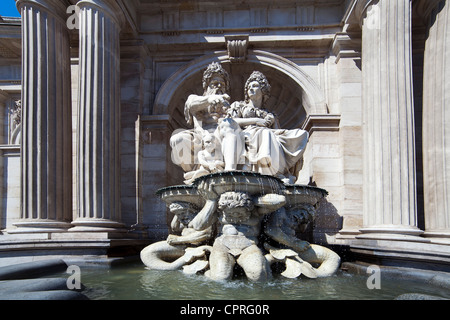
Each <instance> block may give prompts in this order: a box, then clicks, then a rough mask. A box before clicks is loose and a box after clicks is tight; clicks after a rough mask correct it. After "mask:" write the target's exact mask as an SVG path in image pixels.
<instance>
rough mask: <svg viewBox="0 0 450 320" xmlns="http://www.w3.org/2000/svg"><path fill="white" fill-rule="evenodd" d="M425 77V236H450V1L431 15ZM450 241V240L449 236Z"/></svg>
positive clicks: (425, 55) (441, 5)
mask: <svg viewBox="0 0 450 320" xmlns="http://www.w3.org/2000/svg"><path fill="white" fill-rule="evenodd" d="M430 23H431V25H430V28H429V34H428V38H427V40H426V43H425V53H424V76H423V180H424V186H423V187H424V209H425V235H426V236H432V237H446V238H450V153H449V152H450V27H449V26H450V3H449V2H448V1H441V3H440V4H439V6H438V7H437V8H435V10H434V11H433V12H432V14H431V19H430ZM449 240H450V239H449Z"/></svg>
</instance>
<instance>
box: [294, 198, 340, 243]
mask: <svg viewBox="0 0 450 320" xmlns="http://www.w3.org/2000/svg"><path fill="white" fill-rule="evenodd" d="M342 223H343V218H342V217H341V216H340V215H339V214H338V211H337V209H336V207H335V206H334V205H333V204H332V203H331V202H329V201H328V200H326V199H322V200H321V201H320V202H319V208H318V210H317V212H316V216H315V219H314V222H313V223H310V224H309V225H308V227H307V228H306V230H305V231H304V232H302V233H297V237H298V238H300V239H302V240H305V241H308V242H310V243H314V244H320V245H327V244H329V241H328V238H329V237H334V236H335V235H336V234H337V233H338V232H339V230H341V229H342Z"/></svg>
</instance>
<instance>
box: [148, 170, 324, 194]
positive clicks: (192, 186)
mask: <svg viewBox="0 0 450 320" xmlns="http://www.w3.org/2000/svg"><path fill="white" fill-rule="evenodd" d="M227 176H235V177H239V176H241V177H245V176H249V177H260V178H263V179H273V180H276V181H277V182H279V183H280V186H281V187H283V188H284V189H287V190H291V189H294V190H297V189H301V190H311V191H316V192H319V193H321V194H322V196H323V197H326V196H327V195H328V191H327V190H325V189H322V188H319V187H316V186H309V185H304V184H285V183H283V181H281V180H280V179H279V178H277V177H274V176H269V175H263V174H260V173H257V172H249V171H239V170H238V171H223V172H217V173H211V174H208V175H205V176H202V177H199V178H197V179H195V180H194V182H193V183H192V184H189V185H186V184H183V185H173V186H168V187H164V188H161V189H158V190H157V191H156V192H155V194H156V195H158V196H160V197H161V196H162V194H163V193H164V192H167V191H175V190H177V191H182V190H185V191H186V192H188V193H189V191H190V192H192V193H197V186H198V184H199V183H200V182H201V181H203V180H207V179H211V178H215V177H227Z"/></svg>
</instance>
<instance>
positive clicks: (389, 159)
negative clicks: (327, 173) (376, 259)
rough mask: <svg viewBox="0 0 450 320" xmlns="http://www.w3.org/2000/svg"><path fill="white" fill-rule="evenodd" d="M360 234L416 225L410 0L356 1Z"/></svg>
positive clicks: (385, 233) (397, 233) (402, 236)
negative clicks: (360, 136)
mask: <svg viewBox="0 0 450 320" xmlns="http://www.w3.org/2000/svg"><path fill="white" fill-rule="evenodd" d="M361 3H362V4H364V12H363V13H362V17H361V19H362V20H361V22H362V23H361V24H362V82H363V100H362V102H363V137H364V156H363V172H364V182H363V184H364V188H363V192H364V194H363V223H364V226H363V228H362V229H361V230H360V231H361V232H362V233H363V235H361V236H357V237H374V238H384V239H386V238H387V239H392V240H396V239H398V240H407V239H409V240H412V239H415V238H416V237H415V236H417V235H420V234H422V233H423V231H421V230H420V229H418V228H417V209H416V176H415V174H416V168H415V150H414V148H415V145H414V110H413V95H412V63H411V18H410V16H411V2H410V0H398V1H387V0H380V1H361Z"/></svg>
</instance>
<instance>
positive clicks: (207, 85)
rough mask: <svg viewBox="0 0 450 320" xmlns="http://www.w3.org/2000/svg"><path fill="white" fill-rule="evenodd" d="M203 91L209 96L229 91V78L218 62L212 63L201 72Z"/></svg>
mask: <svg viewBox="0 0 450 320" xmlns="http://www.w3.org/2000/svg"><path fill="white" fill-rule="evenodd" d="M202 83H203V90H204V92H205V93H206V92H208V93H209V94H225V93H227V92H229V90H230V76H229V75H228V72H227V71H226V70H225V69H224V68H223V67H222V65H221V64H220V63H219V62H212V63H210V64H209V65H208V67H207V68H206V70H205V72H203V80H202Z"/></svg>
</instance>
